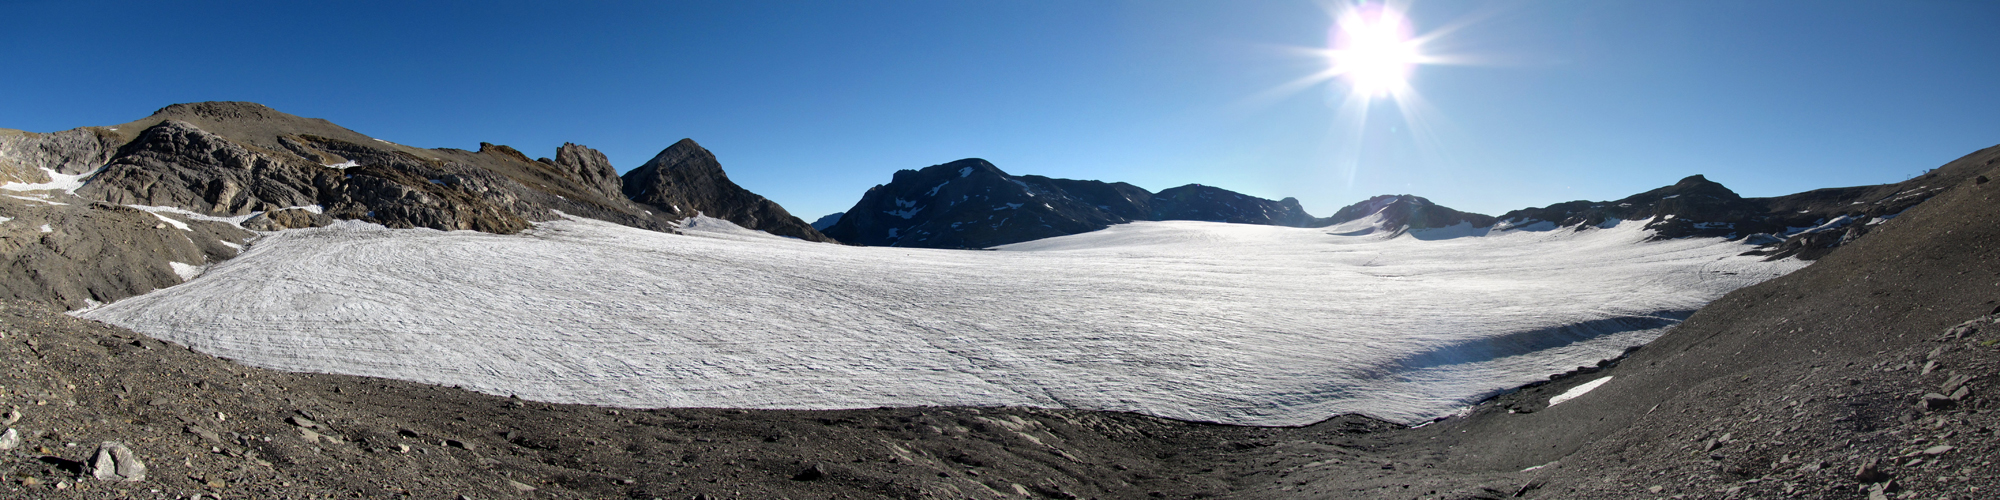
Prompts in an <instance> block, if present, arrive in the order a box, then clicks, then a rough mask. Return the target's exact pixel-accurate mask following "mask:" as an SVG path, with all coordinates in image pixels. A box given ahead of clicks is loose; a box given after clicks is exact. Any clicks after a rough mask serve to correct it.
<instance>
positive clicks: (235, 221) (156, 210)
mask: <svg viewBox="0 0 2000 500" xmlns="http://www.w3.org/2000/svg"><path fill="white" fill-rule="evenodd" d="M126 207H130V208H136V209H139V210H144V211H147V212H151V213H152V214H153V215H154V216H159V215H160V214H161V213H169V214H174V215H179V216H181V217H186V218H189V219H194V220H198V221H207V222H220V223H223V224H228V225H232V226H236V227H243V221H246V220H250V218H251V217H256V216H257V214H261V213H264V212H250V213H248V214H244V215H232V216H229V217H217V216H213V215H208V214H202V213H195V212H194V211H192V210H188V209H184V208H179V207H161V206H152V205H126ZM292 208H298V209H304V210H305V211H308V212H312V213H320V207H319V205H306V206H302V207H286V208H285V210H288V209H292ZM160 219H162V220H168V221H169V222H173V221H172V220H171V219H167V218H166V217H160ZM175 227H179V228H181V229H188V227H187V224H186V223H180V222H175ZM189 230H191V229H189Z"/></svg>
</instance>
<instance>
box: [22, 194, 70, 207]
mask: <svg viewBox="0 0 2000 500" xmlns="http://www.w3.org/2000/svg"><path fill="white" fill-rule="evenodd" d="M7 197H8V198H13V199H16V200H22V201H32V202H36V203H47V204H50V205H58V206H61V205H68V203H63V202H60V201H54V200H50V199H49V198H48V196H47V195H38V194H37V195H28V196H15V195H11V194H10V195H7Z"/></svg>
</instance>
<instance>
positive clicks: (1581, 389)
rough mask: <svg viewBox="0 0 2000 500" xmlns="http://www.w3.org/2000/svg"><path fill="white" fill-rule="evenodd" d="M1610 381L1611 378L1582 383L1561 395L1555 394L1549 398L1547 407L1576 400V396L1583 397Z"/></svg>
mask: <svg viewBox="0 0 2000 500" xmlns="http://www.w3.org/2000/svg"><path fill="white" fill-rule="evenodd" d="M1610 381H1611V377H1604V378H1600V379H1597V380H1592V381H1589V382H1584V383H1583V385H1579V386H1576V387H1571V388H1569V390H1567V391H1563V393H1562V394H1557V395H1556V397H1553V398H1549V406H1555V405H1559V404H1563V402H1564V401H1569V400H1572V399H1576V397H1577V396H1582V395H1584V393H1587V392H1590V391H1592V390H1595V389H1597V387H1598V386H1601V385H1604V383H1605V382H1610Z"/></svg>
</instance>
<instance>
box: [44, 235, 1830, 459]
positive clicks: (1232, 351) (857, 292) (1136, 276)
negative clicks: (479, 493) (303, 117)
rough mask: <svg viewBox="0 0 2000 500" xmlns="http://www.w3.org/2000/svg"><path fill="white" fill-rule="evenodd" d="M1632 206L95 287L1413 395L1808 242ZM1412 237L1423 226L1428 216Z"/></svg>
mask: <svg viewBox="0 0 2000 500" xmlns="http://www.w3.org/2000/svg"><path fill="white" fill-rule="evenodd" d="M1639 226H1641V224H1638V223H1632V224H1624V225H1617V226H1613V227H1612V228H1611V229H1588V230H1584V231H1580V232H1579V231H1570V230H1560V231H1546V232H1526V231H1505V232H1493V233H1492V234H1489V235H1486V236H1483V237H1466V238H1454V239H1429V240H1427V239H1424V238H1421V236H1422V235H1421V234H1417V235H1404V236H1398V237H1389V236H1388V235H1385V234H1379V233H1378V234H1371V235H1367V236H1336V235H1333V234H1330V232H1329V231H1328V230H1325V229H1300V228H1285V227H1274V226H1260V225H1246V224H1219V223H1206V222H1139V223H1132V224H1121V225H1116V226H1112V227H1111V228H1109V229H1105V230H1101V231H1096V232H1091V233H1084V234H1078V235H1071V236H1065V237H1059V238H1051V239H1045V240H1038V241H1033V242H1027V243H1020V244H1015V245H1009V246H1006V247H1002V248H1000V249H999V250H1000V251H954V250H930V249H909V248H879V247H877V248H870V247H849V246H841V245H831V244H818V243H807V242H800V241H797V240H792V239H786V238H778V237H774V236H770V235H768V234H764V233H761V232H756V231H749V230H745V229H741V228H736V227H734V226H733V225H731V224H729V223H727V222H724V221H719V220H714V219H706V218H701V219H697V220H696V221H694V222H693V223H691V224H687V225H685V226H684V228H683V232H685V233H687V234H685V235H672V234H665V233H656V232H649V231H643V230H638V229H632V228H627V227H623V226H617V225H613V224H608V223H602V222H597V221H590V220H564V221H556V222H547V223H542V224H539V225H537V226H536V227H535V228H533V229H531V230H529V231H526V232H524V233H522V234H518V235H493V234H485V233H477V232H469V231H457V232H439V231H433V230H426V229H414V230H411V229H398V230H391V229H384V228H382V227H380V226H373V225H369V224H364V223H359V222H352V221H348V222H340V223H337V224H336V225H334V226H330V227H325V228H317V229H302V230H288V231H282V232H277V233H267V234H266V235H265V236H264V237H263V238H262V239H261V240H259V241H258V242H257V244H256V245H254V246H251V247H249V248H248V249H247V250H246V251H245V252H244V253H243V254H242V255H241V256H239V257H236V258H234V259H232V260H229V261H225V262H223V263H220V264H217V265H214V266H213V267H210V268H209V269H207V271H206V272H205V273H204V274H202V275H201V276H200V277H199V278H197V279H194V280H193V281H189V282H188V283H186V284H182V285H179V286H175V287H171V288H167V289H164V290H160V291H157V292H153V293H150V294H146V295H142V296H138V297H134V298H130V299H126V300H123V301H120V302H117V303H113V304H110V305H107V306H105V307H102V308H99V309H96V310H92V311H89V312H87V313H84V314H83V316H85V317H88V318H93V319H99V320H104V321H107V322H111V323H115V324H119V325H123V326H127V327H131V328H133V329H136V330H139V331H142V332H146V333H149V334H152V335H154V336H157V337H160V338H164V339H169V340H173V341H177V342H181V343H185V344H187V345H190V346H192V347H194V348H196V349H199V350H202V351H204V352H208V353H212V354H215V355H219V356H223V357H227V358H231V359H235V360H238V361H240V362H244V363H249V364H253V365H259V366H265V367H271V368H278V369H285V370H297V371H312V372H331V373H344V374H354V375H370V376H380V377H391V378H399V379H408V380H415V381H421V382H428V383H436V384H445V385H458V386H463V387H466V388H468V389H474V390H478V391H483V392H488V393H493V394H511V395H519V396H521V397H523V398H528V399H534V400H541V401H555V402H571V403H590V404H602V405H614V406H627V407H666V406H672V407H744V408H855V407H874V406H908V405H1031V406H1042V407H1069V408H1088V409H1102V410H1127V411H1137V412H1143V413H1147V414H1152V415H1158V416H1164V417H1171V418H1180V419H1191V420H1204V421H1215V422H1227V423H1238V424H1262V425H1294V424H1306V423H1311V422H1314V421H1318V420H1321V419H1324V418H1327V417H1329V416H1332V415H1335V414H1340V413H1354V412H1358V413H1364V414H1369V415H1374V416H1377V417H1381V418H1387V419H1391V420H1396V421H1401V422H1416V421H1421V420H1424V419H1427V418H1431V417H1436V416H1442V415H1446V414H1450V413H1451V412H1453V411H1455V410H1456V409H1457V408H1459V407H1461V406H1462V405H1464V404H1466V403H1468V402H1471V401H1475V400H1477V399H1479V398H1481V397H1483V396H1485V395H1488V394H1492V393H1493V392H1495V391H1498V390H1502V389H1504V388H1507V387H1513V386H1518V385H1521V384H1524V383H1528V382H1532V381H1536V380H1546V378H1547V375H1549V374H1551V373H1557V372H1562V371H1566V370H1569V369H1572V368H1574V367H1577V366H1582V365H1590V364H1593V363H1595V362H1596V361H1597V360H1600V359H1604V358H1607V357H1611V356H1615V355H1616V354H1617V353H1618V352H1620V351H1621V350H1623V349H1624V348H1626V347H1629V346H1632V345H1637V344H1640V343H1643V342H1646V341H1648V340H1650V339H1652V338H1653V337H1655V336H1657V335H1658V334H1659V333H1661V331H1662V330H1663V329H1664V328H1665V327H1668V326H1671V325H1672V324H1674V323H1676V322H1677V321H1678V320H1679V319H1680V318H1683V317H1685V316H1686V314H1687V313H1688V312H1689V311H1692V310H1694V309H1696V308H1698V307H1700V306H1701V305H1702V304H1703V303H1706V302H1707V301H1709V300H1713V299H1714V298H1716V297H1718V296H1720V295H1721V294H1723V293H1725V292H1727V291H1729V290H1733V289H1735V288H1738V287H1742V286H1745V285H1749V284H1752V283H1755V282H1758V281H1761V280H1764V279H1768V278H1771V277H1775V276H1777V275H1780V274H1782V273H1786V272H1789V271H1791V270H1794V269H1797V268H1799V267H1801V266H1803V265H1804V264H1803V263H1800V262H1798V261H1793V260H1783V261H1777V262H1762V261H1760V260H1758V259H1757V258H1753V257H1738V256H1736V255H1737V254H1739V253H1741V252H1742V251H1744V250H1745V247H1744V246H1742V245H1741V244H1738V243H1730V242H1725V241H1722V240H1720V239H1680V240H1667V241H1656V242H1648V241H1645V239H1646V236H1647V235H1648V234H1649V233H1647V232H1645V231H1644V230H1642V229H1640V228H1639ZM1412 236H1418V237H1412Z"/></svg>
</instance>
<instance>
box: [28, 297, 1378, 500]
mask: <svg viewBox="0 0 2000 500" xmlns="http://www.w3.org/2000/svg"><path fill="white" fill-rule="evenodd" d="M0 333H4V335H5V338H4V339H0V356H4V357H5V359H7V360H9V361H11V363H9V364H8V366H9V367H8V368H7V369H6V371H5V373H0V385H4V390H5V398H4V401H0V407H5V408H9V409H12V410H14V411H18V412H19V415H20V416H19V418H18V420H17V421H14V422H12V423H11V424H9V426H10V428H12V429H14V430H16V431H17V434H18V435H19V436H20V438H21V442H20V443H19V445H18V446H17V447H15V448H13V449H9V450H5V451H0V476H4V478H5V481H4V482H0V497H47V498H194V497H196V496H197V495H203V496H207V497H210V498H354V497H367V498H385V497H411V498H458V497H460V496H464V497H469V498H702V496H703V495H706V498H876V497H890V498H1003V497H1014V498H1019V497H1022V496H1027V497H1036V498H1150V497H1165V498H1195V497H1206V496H1217V495H1223V494H1227V493H1228V492H1230V491H1234V490H1236V489H1239V488H1240V483H1241V481H1242V480H1243V479H1244V477H1245V475H1244V474H1243V473H1242V471H1243V470H1244V469H1252V468H1256V467H1260V466H1261V465H1260V464H1261V461H1262V460H1264V458H1263V457H1264V456H1265V455H1267V454H1268V453H1267V452H1266V450H1267V449H1268V448H1269V447H1270V446H1272V445H1273V444H1274V443H1276V442H1277V441H1278V440H1279V439H1280V437H1281V436H1285V437H1289V438H1292V439H1296V438H1306V439H1309V440H1313V441H1328V442H1332V441H1338V440H1341V439H1351V438H1353V437H1355V436H1364V437H1365V436H1368V435H1370V434H1371V433H1374V432H1378V431H1382V430H1386V429H1389V428H1392V427H1393V426H1391V425H1389V424H1385V423H1381V422H1378V421H1373V420H1369V419H1365V418H1358V417H1355V418H1341V419H1336V420H1333V421H1329V422H1326V423H1322V424H1319V425H1316V426H1313V427H1308V428H1299V429H1273V428H1255V427H1231V426H1221V425H1209V424H1198V423H1187V422H1178V421H1171V420H1164V419H1158V418H1151V417H1145V416H1139V415H1132V414H1122V413H1101V412H1083V411H1056V410H1038V409H1022V408H895V409H868V410H848V411H817V412H815V411H754V412H753V411H744V410H727V409H669V410H616V409H608V408H596V407H587V406H572V405H551V404H543V403H535V402H527V401H520V400H514V399H509V398H503V397H496V396H489V395H484V394H478V393H473V392H470V391H463V390H458V389H453V388H447V387H434V386H426V385H421V384H414V383H407V382H399V381H392V380H381V379H368V378H359V377H347V376H334V375H315V374H293V373H283V372H275V371H269V370H262V369H256V368H249V367H244V366H241V365H236V364H234V363H230V362H228V361H227V360H222V359H216V358H213V357H209V356H205V355H202V354H199V353H195V352H192V351H190V350H188V349H186V348H183V347H180V346H177V345H173V344H168V343H163V342H160V341H157V340H153V339H150V338H147V337H144V336H142V335H139V334H136V333H133V332H131V331H128V330H124V329H120V328H117V327H112V326H108V325H104V324H101V323H96V322H91V321H85V320H79V319H75V318H71V317H69V316H66V315H62V314H59V313H56V312H53V311H50V310H48V309H45V308H43V307H41V306H38V305H34V304H28V303H22V302H7V303H5V305H4V308H0ZM104 441H118V442H122V443H124V444H127V445H128V446H130V448H131V449H132V450H133V451H134V452H135V453H136V455H137V456H138V457H139V458H140V459H141V460H142V461H143V462H144V463H145V465H146V466H147V476H146V478H145V480H144V481H140V482H115V481H114V482H107V481H99V480H96V479H94V478H92V472H93V470H94V469H93V468H92V465H93V464H91V463H89V462H91V458H92V457H94V455H95V454H96V451H97V448H98V446H99V445H100V443H102V442H104Z"/></svg>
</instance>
